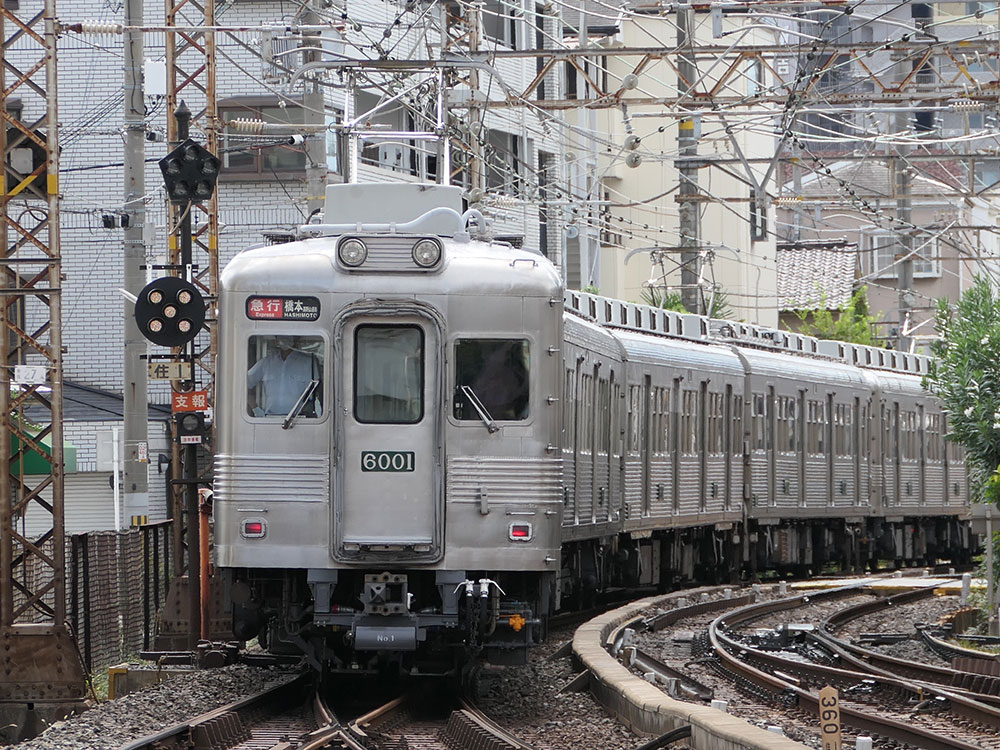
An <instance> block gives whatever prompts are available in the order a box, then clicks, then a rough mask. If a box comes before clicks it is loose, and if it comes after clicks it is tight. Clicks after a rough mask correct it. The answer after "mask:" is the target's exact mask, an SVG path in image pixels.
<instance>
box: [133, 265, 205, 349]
mask: <svg viewBox="0 0 1000 750" xmlns="http://www.w3.org/2000/svg"><path fill="white" fill-rule="evenodd" d="M135 322H136V324H137V325H138V326H139V330H140V331H141V332H142V335H143V336H145V337H146V338H147V339H149V340H150V341H152V342H153V343H154V344H159V345H160V346H182V345H183V344H186V343H187V342H189V341H190V340H191V339H193V338H194V337H195V336H197V335H198V332H199V331H200V330H201V327H202V324H203V323H204V322H205V300H204V299H203V298H202V296H201V293H200V292H199V291H198V289H197V288H196V287H195V286H194V285H193V284H191V283H190V282H188V281H185V280H184V279H181V278H178V277H176V276H164V277H163V278H160V279H156V280H154V281H151V282H149V284H147V285H146V287H145V289H143V290H142V291H141V292H139V296H138V299H137V300H136V302H135Z"/></svg>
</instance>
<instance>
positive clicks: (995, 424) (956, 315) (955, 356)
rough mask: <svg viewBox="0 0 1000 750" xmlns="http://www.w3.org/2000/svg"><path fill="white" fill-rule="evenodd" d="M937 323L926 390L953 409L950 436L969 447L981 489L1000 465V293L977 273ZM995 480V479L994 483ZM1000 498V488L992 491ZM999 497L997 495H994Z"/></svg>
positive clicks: (943, 307) (941, 310)
mask: <svg viewBox="0 0 1000 750" xmlns="http://www.w3.org/2000/svg"><path fill="white" fill-rule="evenodd" d="M935 324H936V327H937V332H938V335H939V336H940V339H938V340H937V341H935V342H934V343H933V344H932V345H931V351H932V352H933V353H934V357H935V358H934V359H933V360H931V365H930V369H929V371H928V374H927V376H926V377H925V378H924V388H925V389H927V390H928V391H930V392H931V393H933V394H934V395H935V396H937V397H938V398H939V399H941V403H942V404H943V405H944V408H945V409H946V410H947V411H948V428H949V433H948V438H949V439H950V440H954V441H955V442H957V443H961V444H962V445H963V446H965V450H966V461H967V462H968V464H969V465H970V467H971V469H972V470H973V472H972V473H973V477H974V479H976V480H977V481H976V484H977V489H978V491H979V493H980V494H981V493H982V491H983V490H984V489H985V486H984V482H985V480H986V477H987V476H988V475H989V474H990V473H992V472H995V471H996V469H997V467H998V466H1000V356H998V353H1000V296H998V295H997V290H996V288H995V287H994V286H993V285H992V284H991V283H990V282H989V281H988V280H987V279H986V278H984V277H982V276H977V277H976V279H975V280H974V282H973V284H972V286H971V287H970V288H969V289H967V290H966V291H965V292H964V293H963V294H962V297H961V299H960V300H959V301H958V304H957V305H954V306H952V305H951V304H949V302H948V300H946V299H940V300H938V303H937V312H936V315H935ZM994 484H995V483H994ZM991 494H994V495H997V497H1000V492H997V493H991ZM992 499H993V500H994V501H996V499H997V498H996V497H994V498H992Z"/></svg>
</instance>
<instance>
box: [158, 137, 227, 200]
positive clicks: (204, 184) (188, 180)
mask: <svg viewBox="0 0 1000 750" xmlns="http://www.w3.org/2000/svg"><path fill="white" fill-rule="evenodd" d="M220 166H221V162H220V161H219V157H217V156H215V154H213V153H212V152H211V151H209V150H208V149H206V148H205V147H203V146H202V145H201V144H199V143H197V142H196V141H194V140H192V139H190V138H188V139H187V140H186V141H184V143H182V144H181V145H180V146H178V147H177V148H175V149H174V150H173V151H171V152H170V153H169V154H167V155H166V156H165V157H163V158H162V159H160V171H161V172H163V182H164V184H165V185H166V187H167V196H168V197H169V198H170V200H171V201H173V202H174V203H188V202H189V201H192V200H195V201H199V202H200V201H206V200H208V199H209V198H211V197H212V193H213V192H215V182H216V180H217V179H218V178H219V168H220Z"/></svg>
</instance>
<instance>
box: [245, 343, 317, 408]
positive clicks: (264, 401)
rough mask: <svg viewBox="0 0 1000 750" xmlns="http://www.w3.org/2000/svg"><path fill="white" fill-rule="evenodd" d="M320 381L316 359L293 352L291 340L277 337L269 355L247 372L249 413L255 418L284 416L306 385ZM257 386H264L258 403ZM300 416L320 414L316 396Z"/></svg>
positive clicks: (293, 345) (309, 355) (299, 352)
mask: <svg viewBox="0 0 1000 750" xmlns="http://www.w3.org/2000/svg"><path fill="white" fill-rule="evenodd" d="M319 379H320V371H319V365H318V363H317V362H316V357H315V356H313V355H312V354H307V353H306V352H303V351H299V350H298V349H296V348H295V339H294V338H293V337H291V336H276V337H275V340H274V348H272V349H271V353H270V354H268V355H267V356H266V357H264V358H263V359H261V360H260V361H259V362H257V363H256V364H255V365H254V366H253V367H251V368H250V372H249V373H247V386H248V388H249V393H250V411H251V412H252V413H253V415H254V416H257V417H263V416H275V415H280V416H285V415H286V414H288V412H290V411H291V410H292V407H293V406H294V405H295V402H296V401H298V399H299V396H301V395H302V392H303V391H304V390H305V389H306V386H308V385H309V382H310V381H312V380H319ZM259 384H263V388H262V389H261V390H262V394H261V398H260V402H261V403H256V400H257V399H256V393H257V386H258V385H259ZM317 390H318V387H317ZM317 395H318V394H317ZM301 413H302V415H303V416H318V415H319V404H318V402H317V399H316V396H313V397H311V398H310V399H309V401H308V402H307V403H306V404H305V406H304V407H303V408H302V411H301Z"/></svg>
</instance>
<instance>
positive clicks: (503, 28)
mask: <svg viewBox="0 0 1000 750" xmlns="http://www.w3.org/2000/svg"><path fill="white" fill-rule="evenodd" d="M517 22H518V18H517V16H516V15H515V9H514V6H513V4H510V3H506V2H503V1H502V0H486V2H485V3H483V33H484V34H485V35H486V37H487V38H488V39H490V40H492V41H493V42H495V43H497V44H500V45H501V46H504V47H507V48H509V49H517Z"/></svg>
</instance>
